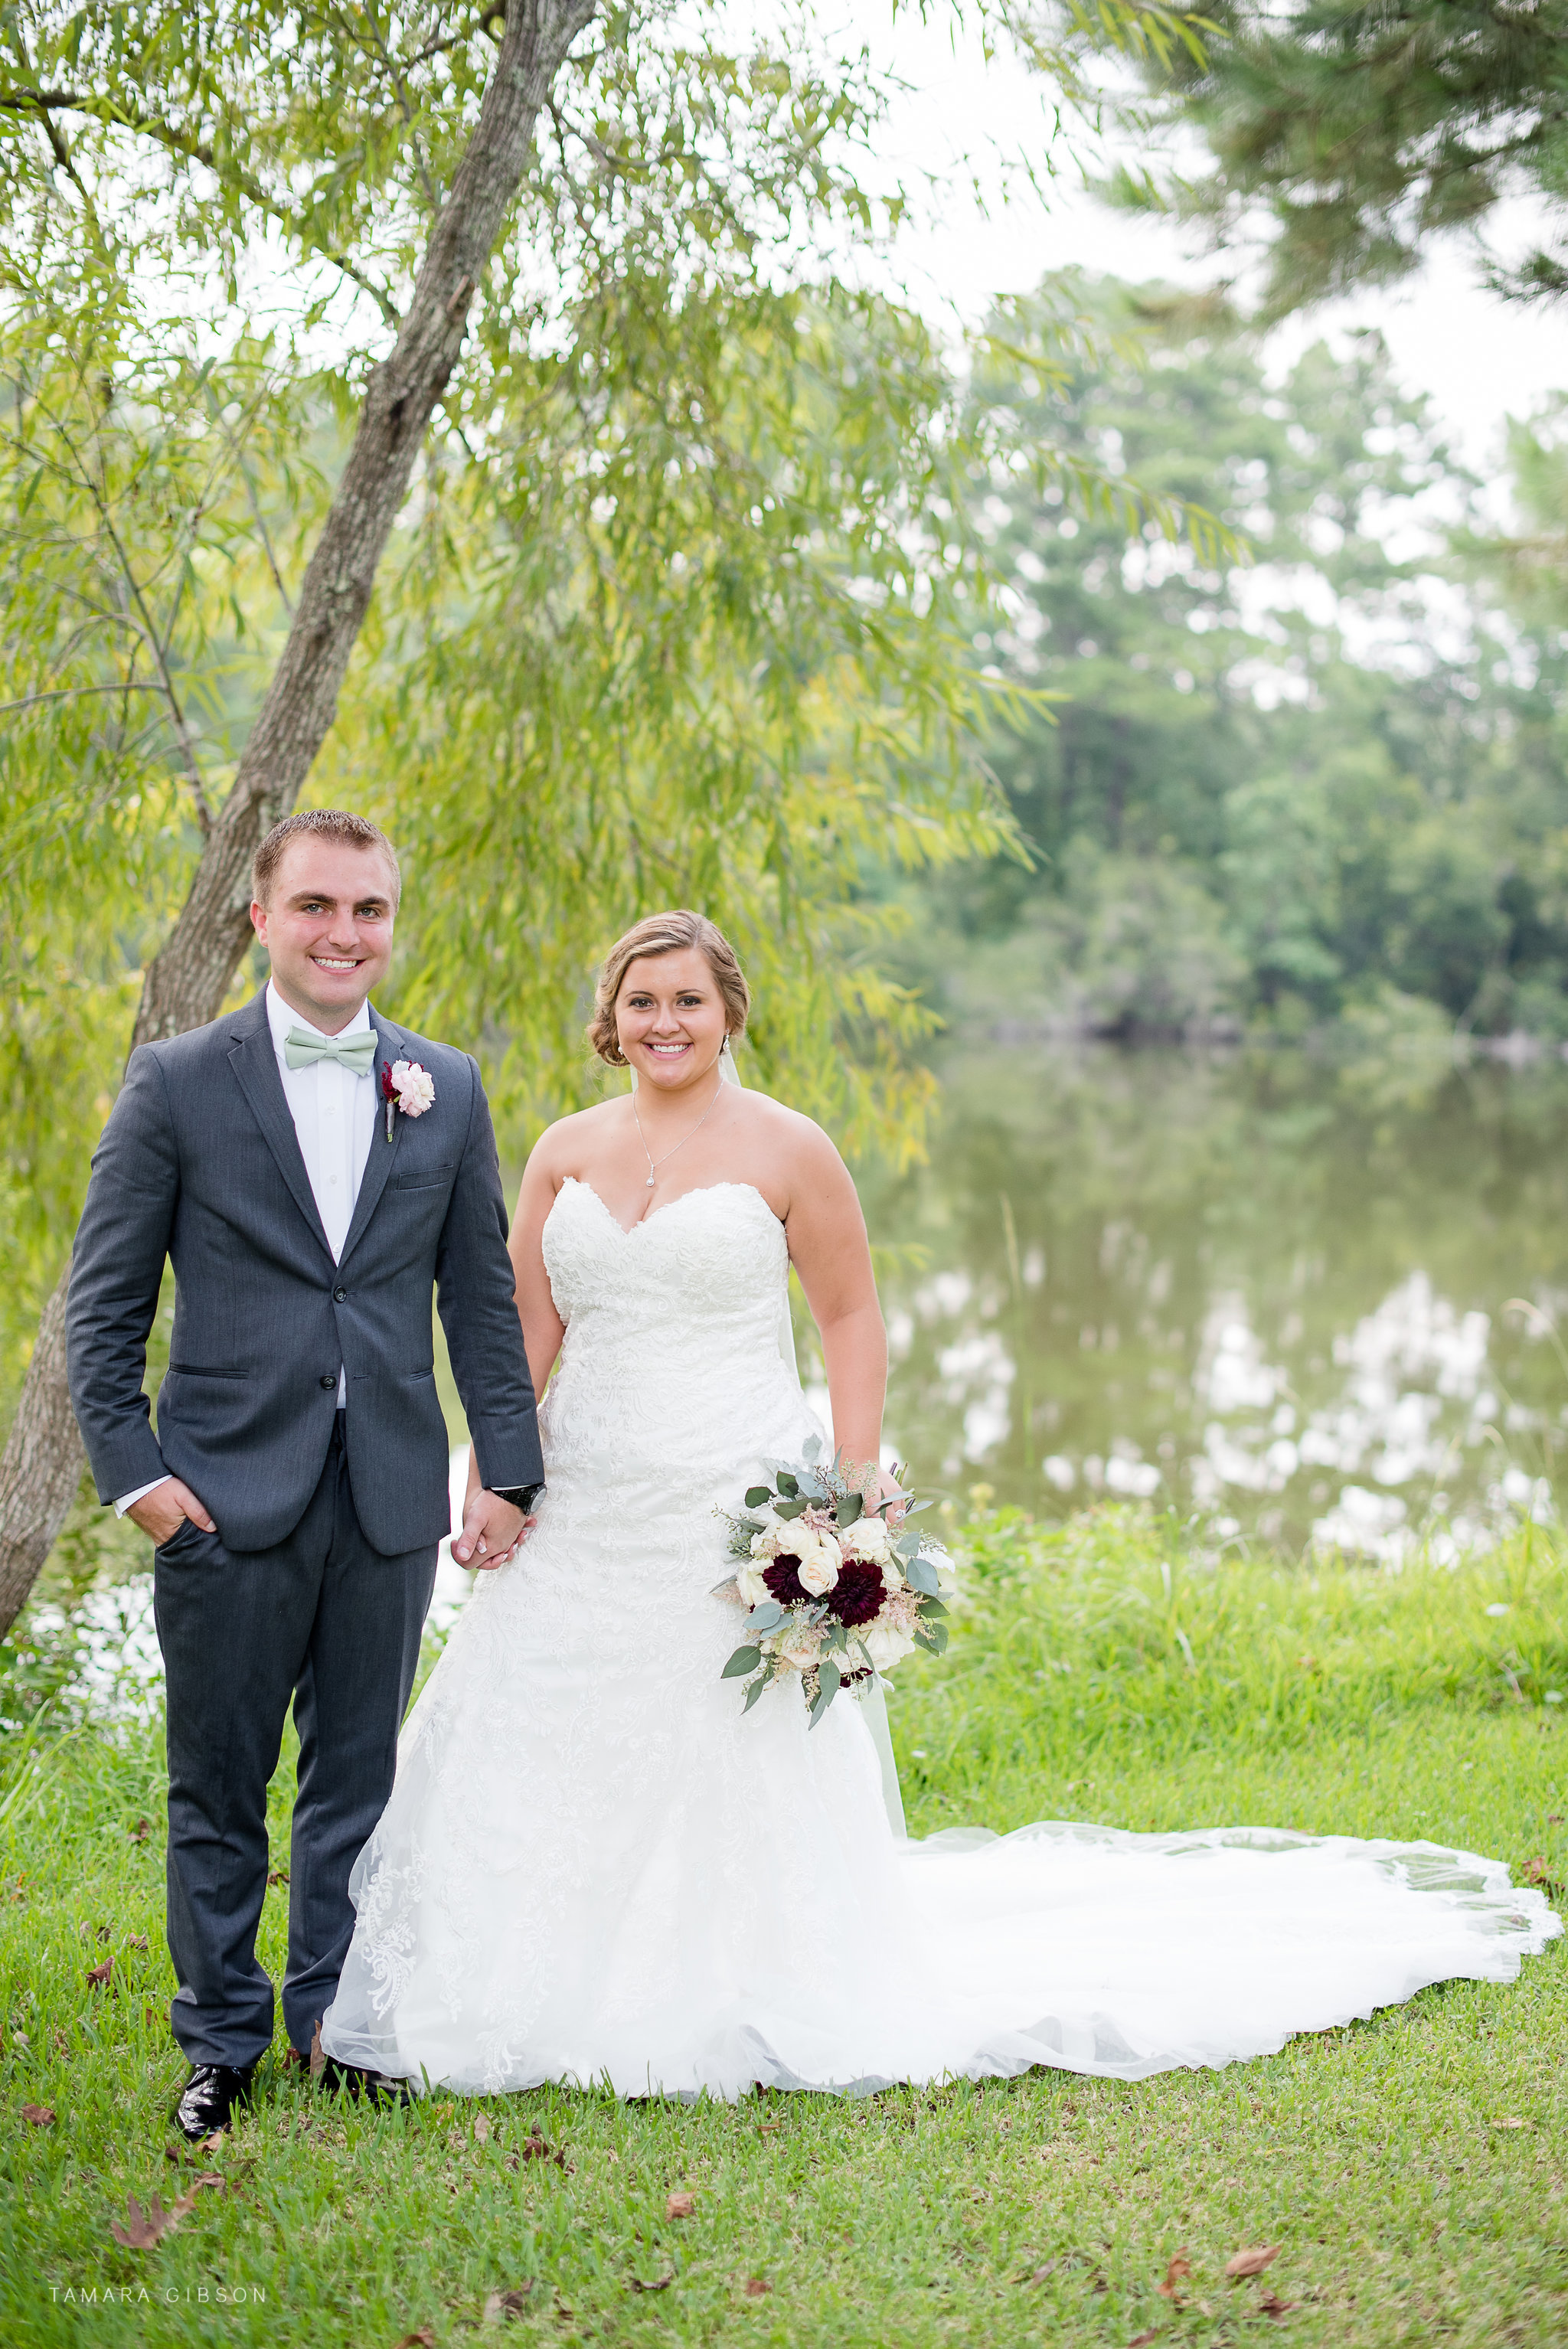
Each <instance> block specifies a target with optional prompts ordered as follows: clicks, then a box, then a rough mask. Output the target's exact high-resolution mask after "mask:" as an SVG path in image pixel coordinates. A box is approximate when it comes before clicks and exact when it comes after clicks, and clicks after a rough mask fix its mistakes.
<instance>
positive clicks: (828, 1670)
mask: <svg viewBox="0 0 1568 2349" xmlns="http://www.w3.org/2000/svg"><path fill="white" fill-rule="evenodd" d="M842 1685H843V1675H842V1674H841V1671H840V1670H839V1668H838V1666H837V1664H835V1663H834V1662H833V1661H832V1660H831V1658H829V1659H828V1661H825V1662H824V1663H822V1664H821V1665H820V1667H819V1669H818V1672H817V1702H816V1703H815V1704H814V1705H813V1706H812V1707H811V1719H810V1727H811V1728H812V1729H815V1728H816V1726H817V1723H819V1722H820V1720H821V1718H822V1715H823V1714H824V1713H826V1712H827V1710H828V1707H829V1706H830V1704H831V1703H832V1702H833V1699H834V1698H835V1697H836V1696H837V1695H838V1693H839V1691H840V1689H841V1687H842Z"/></svg>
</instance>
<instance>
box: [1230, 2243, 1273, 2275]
mask: <svg viewBox="0 0 1568 2349" xmlns="http://www.w3.org/2000/svg"><path fill="white" fill-rule="evenodd" d="M1278 2257H1279V2245H1278V2244H1277V2243H1248V2244H1246V2245H1244V2246H1243V2249H1242V2250H1241V2251H1238V2252H1237V2253H1236V2255H1235V2257H1234V2259H1232V2260H1227V2261H1225V2273H1226V2274H1227V2275H1228V2276H1231V2277H1240V2276H1255V2275H1262V2273H1263V2271H1264V2269H1265V2268H1266V2267H1267V2266H1268V2265H1269V2263H1270V2261H1273V2260H1277V2259H1278Z"/></svg>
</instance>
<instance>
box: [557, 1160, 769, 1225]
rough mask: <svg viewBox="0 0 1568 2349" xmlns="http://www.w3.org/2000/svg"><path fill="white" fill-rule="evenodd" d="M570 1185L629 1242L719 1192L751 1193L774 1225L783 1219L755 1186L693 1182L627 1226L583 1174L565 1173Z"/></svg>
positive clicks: (564, 1179)
mask: <svg viewBox="0 0 1568 2349" xmlns="http://www.w3.org/2000/svg"><path fill="white" fill-rule="evenodd" d="M568 1183H570V1184H571V1185H572V1187H573V1190H574V1191H586V1192H587V1194H588V1196H589V1197H590V1198H591V1199H593V1201H595V1202H596V1204H597V1205H598V1206H601V1207H603V1210H604V1213H605V1215H606V1216H608V1217H609V1219H610V1221H611V1222H612V1223H613V1224H614V1226H615V1229H616V1230H617V1231H618V1232H619V1233H620V1235H621V1237H622V1238H623V1239H624V1240H629V1239H630V1238H631V1237H632V1236H633V1234H634V1232H645V1231H646V1230H647V1228H648V1226H649V1225H650V1224H656V1223H657V1222H658V1220H659V1217H660V1216H672V1215H674V1213H675V1211H676V1208H677V1207H678V1206H681V1204H682V1202H683V1201H684V1200H686V1199H707V1198H709V1197H711V1196H712V1195H713V1193H714V1192H716V1191H749V1192H750V1194H751V1195H752V1197H753V1198H754V1199H755V1200H757V1202H758V1205H759V1206H762V1207H763V1208H764V1209H766V1211H767V1213H768V1216H769V1218H770V1220H771V1221H772V1222H774V1223H776V1224H777V1223H779V1220H780V1219H779V1216H776V1215H774V1213H773V1210H772V1208H771V1207H770V1206H769V1205H768V1201H767V1199H766V1198H765V1197H764V1195H763V1194H762V1193H761V1192H760V1191H759V1190H758V1187H757V1185H756V1184H755V1183H694V1184H693V1185H692V1187H691V1189H690V1190H689V1191H677V1192H676V1195H675V1197H674V1198H673V1199H667V1200H666V1201H665V1204H664V1206H662V1207H655V1209H654V1212H653V1214H652V1215H651V1216H639V1217H638V1219H637V1221H636V1222H635V1223H634V1224H624V1223H623V1222H622V1221H621V1218H620V1216H618V1215H617V1214H616V1213H615V1210H614V1207H612V1206H610V1205H609V1203H608V1201H606V1200H604V1199H602V1198H600V1196H599V1194H598V1192H597V1191H596V1190H595V1189H594V1188H593V1184H592V1183H585V1182H584V1181H583V1177H582V1175H581V1174H563V1175H562V1178H561V1191H564V1190H565V1188H566V1185H568ZM561 1191H557V1193H556V1194H555V1196H556V1198H557V1199H559V1198H560V1196H561ZM550 1212H551V1215H553V1214H554V1212H555V1209H554V1207H553V1206H552V1207H551V1211H550ZM545 1220H546V1222H548V1221H549V1216H546V1218H545Z"/></svg>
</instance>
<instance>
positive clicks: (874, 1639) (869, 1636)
mask: <svg viewBox="0 0 1568 2349" xmlns="http://www.w3.org/2000/svg"><path fill="white" fill-rule="evenodd" d="M856 1637H857V1638H858V1639H859V1640H860V1642H861V1646H862V1647H863V1648H864V1650H865V1651H866V1654H867V1655H868V1656H869V1657H870V1659H871V1661H872V1664H873V1665H874V1666H875V1667H876V1669H877V1671H879V1672H891V1671H892V1668H893V1666H894V1665H895V1664H902V1663H903V1660H904V1658H905V1656H908V1655H913V1652H914V1635H913V1632H911V1631H901V1630H899V1628H898V1626H897V1625H896V1624H895V1623H870V1624H868V1625H867V1626H866V1628H865V1630H862V1631H860V1632H858V1633H857V1634H856Z"/></svg>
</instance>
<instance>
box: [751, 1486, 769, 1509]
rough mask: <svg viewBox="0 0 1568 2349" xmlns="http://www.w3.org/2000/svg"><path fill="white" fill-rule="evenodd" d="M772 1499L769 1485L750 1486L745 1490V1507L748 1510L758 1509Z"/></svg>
mask: <svg viewBox="0 0 1568 2349" xmlns="http://www.w3.org/2000/svg"><path fill="white" fill-rule="evenodd" d="M772 1498H773V1493H772V1489H771V1487H770V1486H769V1485H749V1486H748V1488H747V1494H746V1506H747V1507H748V1509H760V1508H762V1507H763V1506H765V1504H766V1503H768V1502H769V1501H770V1500H771V1499H772Z"/></svg>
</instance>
